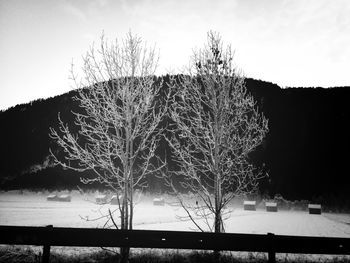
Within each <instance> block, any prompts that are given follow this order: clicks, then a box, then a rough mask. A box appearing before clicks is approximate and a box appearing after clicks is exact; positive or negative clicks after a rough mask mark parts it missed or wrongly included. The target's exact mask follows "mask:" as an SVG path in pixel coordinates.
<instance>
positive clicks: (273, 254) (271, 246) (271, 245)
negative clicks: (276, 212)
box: [267, 233, 276, 263]
mask: <svg viewBox="0 0 350 263" xmlns="http://www.w3.org/2000/svg"><path fill="white" fill-rule="evenodd" d="M274 236H275V234H273V233H267V237H268V244H269V251H268V258H269V263H276V252H275V248H274Z"/></svg>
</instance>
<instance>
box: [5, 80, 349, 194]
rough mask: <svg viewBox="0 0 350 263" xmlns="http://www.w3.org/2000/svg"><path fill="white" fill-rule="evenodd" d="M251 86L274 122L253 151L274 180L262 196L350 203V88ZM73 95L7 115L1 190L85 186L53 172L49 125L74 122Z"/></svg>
mask: <svg viewBox="0 0 350 263" xmlns="http://www.w3.org/2000/svg"><path fill="white" fill-rule="evenodd" d="M164 85H165V84H164ZM246 85H247V88H248V91H249V92H251V93H252V94H253V96H254V97H255V99H256V101H257V102H258V107H259V109H260V110H261V111H262V112H263V113H264V114H265V116H266V117H267V118H268V119H269V128H270V132H269V134H268V136H267V138H266V140H265V142H264V143H263V145H261V147H260V148H259V149H258V150H257V151H256V152H255V153H254V154H252V160H253V161H254V162H255V163H256V164H257V165H262V164H263V163H265V166H264V170H266V171H268V172H269V175H270V176H269V178H267V179H265V180H263V181H262V182H261V186H260V188H261V189H260V190H261V192H267V193H269V194H270V195H274V194H275V193H280V194H282V195H283V196H285V197H287V198H289V199H311V198H315V197H318V196H323V197H327V198H337V199H339V198H341V199H343V200H350V193H349V192H350V191H348V189H350V175H349V171H348V164H347V159H348V156H349V154H348V150H349V148H350V137H349V134H350V131H349V128H347V127H348V126H349V125H348V122H349V120H350V107H349V106H348V101H349V100H350V87H337V88H328V89H323V88H287V89H281V88H280V87H278V86H277V85H274V84H272V83H268V82H263V81H259V80H254V79H246ZM73 95H74V91H72V92H70V93H66V94H63V95H61V96H57V97H54V98H50V99H47V100H38V101H34V102H32V103H29V104H24V105H17V106H16V107H13V108H10V109H8V110H6V111H3V112H0V125H1V126H0V127H1V129H0V145H1V146H0V188H1V189H9V188H74V187H75V186H76V185H77V184H78V183H79V176H84V175H76V173H75V172H71V171H68V170H63V169H62V168H60V167H52V165H51V164H50V162H49V159H48V158H49V148H50V147H51V149H52V150H55V149H56V146H55V145H54V144H53V142H52V140H51V139H50V138H49V136H48V133H49V127H50V126H51V127H57V114H58V112H60V114H61V118H62V120H64V121H65V122H68V123H71V122H72V121H73V120H72V114H71V111H72V110H73V111H77V110H78V107H77V105H76V103H75V102H74V101H73V100H72V96H73ZM150 186H151V188H152V189H159V188H160V187H161V184H160V183H159V182H157V181H156V180H155V178H152V179H151V180H150Z"/></svg>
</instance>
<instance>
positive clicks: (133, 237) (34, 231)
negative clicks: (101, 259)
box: [0, 226, 350, 263]
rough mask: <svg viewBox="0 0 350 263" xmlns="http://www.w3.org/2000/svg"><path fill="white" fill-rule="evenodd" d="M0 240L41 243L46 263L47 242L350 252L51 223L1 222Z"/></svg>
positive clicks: (312, 241) (283, 239) (305, 241)
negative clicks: (13, 223) (66, 226)
mask: <svg viewBox="0 0 350 263" xmlns="http://www.w3.org/2000/svg"><path fill="white" fill-rule="evenodd" d="M0 244H13V245H36V246H43V247H44V248H43V260H42V262H45V263H46V262H49V257H50V246H76V247H131V248H170V249H198V250H221V251H224V250H228V251H250V252H266V253H268V258H269V262H275V254H276V253H296V254H337V255H350V238H333V237H306V236H281V235H274V234H271V233H269V234H267V235H257V234H231V233H220V234H214V233H203V232H183V231H153V230H114V229H91V228H63V227H52V226H47V227H24V226H0Z"/></svg>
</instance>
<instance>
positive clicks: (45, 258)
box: [42, 225, 53, 263]
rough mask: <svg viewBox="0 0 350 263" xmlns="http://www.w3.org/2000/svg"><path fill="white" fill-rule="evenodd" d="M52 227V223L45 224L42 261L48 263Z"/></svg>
mask: <svg viewBox="0 0 350 263" xmlns="http://www.w3.org/2000/svg"><path fill="white" fill-rule="evenodd" d="M52 229H53V225H48V226H46V231H45V243H44V248H43V258H42V263H49V262H50V248H51V247H50V241H49V240H50V239H51V230H52Z"/></svg>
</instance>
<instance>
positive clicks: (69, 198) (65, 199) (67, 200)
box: [58, 195, 72, 202]
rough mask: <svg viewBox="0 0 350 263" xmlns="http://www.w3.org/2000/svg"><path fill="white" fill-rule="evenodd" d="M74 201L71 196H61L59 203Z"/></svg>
mask: <svg viewBox="0 0 350 263" xmlns="http://www.w3.org/2000/svg"><path fill="white" fill-rule="evenodd" d="M71 200H72V197H71V196H70V195H60V196H59V197H58V201H60V202H70V201H71Z"/></svg>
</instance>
